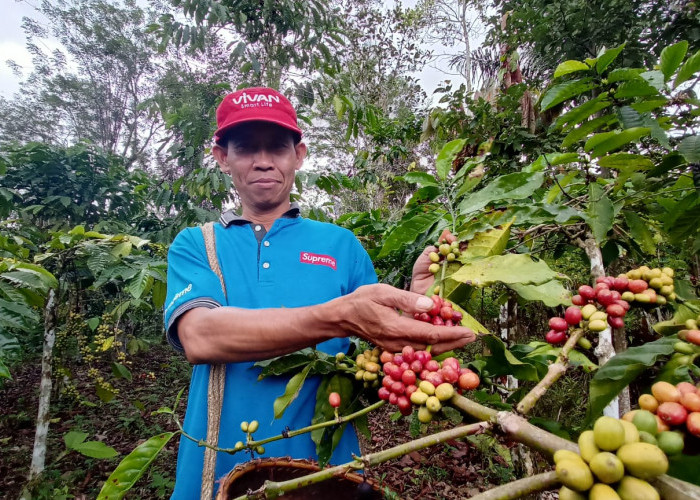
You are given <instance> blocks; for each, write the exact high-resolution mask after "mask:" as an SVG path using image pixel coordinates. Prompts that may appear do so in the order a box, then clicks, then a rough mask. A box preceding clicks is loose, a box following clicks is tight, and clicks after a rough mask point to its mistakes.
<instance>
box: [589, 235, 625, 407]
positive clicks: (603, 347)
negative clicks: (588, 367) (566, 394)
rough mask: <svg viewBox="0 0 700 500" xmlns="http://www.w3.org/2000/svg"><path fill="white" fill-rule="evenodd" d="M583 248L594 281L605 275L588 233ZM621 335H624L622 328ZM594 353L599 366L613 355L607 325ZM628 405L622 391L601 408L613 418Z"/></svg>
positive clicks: (594, 245)
mask: <svg viewBox="0 0 700 500" xmlns="http://www.w3.org/2000/svg"><path fill="white" fill-rule="evenodd" d="M583 250H584V251H585V252H586V255H587V256H588V259H589V260H590V262H591V277H592V278H593V280H594V281H595V279H596V278H602V277H603V276H605V267H604V266H603V254H602V253H601V251H600V247H599V246H598V244H597V243H596V241H595V239H594V238H593V236H592V235H591V234H590V233H589V234H587V235H586V240H585V241H583ZM622 336H623V337H624V330H622ZM594 353H595V355H596V357H597V358H598V365H599V366H603V365H604V364H605V363H607V362H608V361H609V360H610V359H611V358H612V357H613V356H615V348H614V347H613V336H612V329H611V328H610V327H609V326H608V327H607V328H606V329H605V330H603V331H602V332H600V333H599V334H598V346H597V347H596V348H595V351H594ZM621 400H622V401H621ZM629 406H630V403H629V391H623V392H622V393H620V395H618V396H617V397H616V398H614V399H613V400H612V401H610V404H608V406H606V407H605V409H604V410H603V414H604V415H607V416H610V417H614V418H620V417H621V413H620V411H621V410H624V408H629Z"/></svg>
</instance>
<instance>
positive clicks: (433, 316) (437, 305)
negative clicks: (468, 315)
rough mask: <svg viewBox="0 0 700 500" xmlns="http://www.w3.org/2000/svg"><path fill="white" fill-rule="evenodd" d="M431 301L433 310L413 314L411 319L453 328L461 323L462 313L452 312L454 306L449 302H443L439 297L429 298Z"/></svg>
mask: <svg viewBox="0 0 700 500" xmlns="http://www.w3.org/2000/svg"><path fill="white" fill-rule="evenodd" d="M430 298H431V299H432V301H433V308H432V309H431V310H430V311H428V312H422V313H415V314H414V315H413V317H414V318H415V319H417V320H418V321H425V322H426V323H432V324H433V325H436V326H455V325H459V323H460V321H462V313H461V312H459V311H455V310H454V308H453V307H454V306H453V305H452V303H451V302H450V301H449V300H445V299H443V298H442V297H440V296H439V295H433V296H431V297H430Z"/></svg>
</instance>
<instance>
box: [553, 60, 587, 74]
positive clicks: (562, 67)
mask: <svg viewBox="0 0 700 500" xmlns="http://www.w3.org/2000/svg"><path fill="white" fill-rule="evenodd" d="M589 69H591V67H590V66H588V64H586V63H583V62H581V61H574V60H569V61H564V62H563V63H561V64H559V66H557V69H555V70H554V78H559V77H560V76H564V75H568V74H570V73H575V72H576V71H587V70H589Z"/></svg>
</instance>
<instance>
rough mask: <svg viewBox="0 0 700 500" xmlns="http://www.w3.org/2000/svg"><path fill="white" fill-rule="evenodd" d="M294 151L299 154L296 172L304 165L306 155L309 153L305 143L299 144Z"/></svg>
mask: <svg viewBox="0 0 700 500" xmlns="http://www.w3.org/2000/svg"><path fill="white" fill-rule="evenodd" d="M294 150H295V151H296V153H297V166H296V170H299V169H300V168H301V166H302V164H303V163H304V158H306V153H307V152H308V150H307V149H306V144H304V143H303V142H300V143H299V144H297V145H296V146H294Z"/></svg>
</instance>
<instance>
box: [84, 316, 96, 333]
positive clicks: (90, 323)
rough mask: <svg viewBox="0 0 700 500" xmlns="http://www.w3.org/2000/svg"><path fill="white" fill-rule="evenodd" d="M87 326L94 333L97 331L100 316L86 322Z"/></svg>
mask: <svg viewBox="0 0 700 500" xmlns="http://www.w3.org/2000/svg"><path fill="white" fill-rule="evenodd" d="M85 324H87V326H88V327H89V328H90V330H92V331H93V332H94V331H95V328H97V327H98V326H99V324H100V318H99V316H95V317H94V318H90V319H89V320H87V321H86V322H85Z"/></svg>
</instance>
